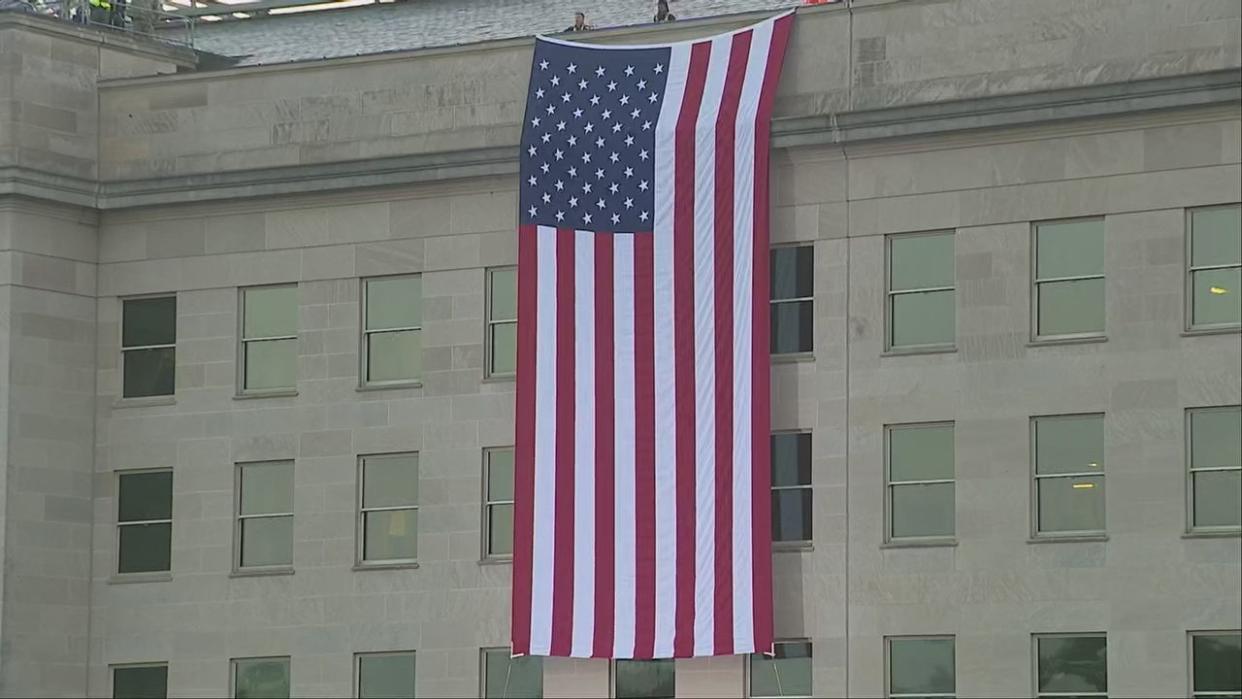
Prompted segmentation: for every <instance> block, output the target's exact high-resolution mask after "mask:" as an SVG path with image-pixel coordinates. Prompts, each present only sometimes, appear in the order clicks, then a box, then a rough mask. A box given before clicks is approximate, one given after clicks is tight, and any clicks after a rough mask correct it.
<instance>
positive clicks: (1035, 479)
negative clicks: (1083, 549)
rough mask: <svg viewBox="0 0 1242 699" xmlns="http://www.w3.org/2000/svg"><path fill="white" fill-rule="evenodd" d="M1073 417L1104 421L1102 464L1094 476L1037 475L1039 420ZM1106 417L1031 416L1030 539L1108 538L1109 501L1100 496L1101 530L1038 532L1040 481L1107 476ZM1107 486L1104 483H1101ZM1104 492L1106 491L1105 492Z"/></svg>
mask: <svg viewBox="0 0 1242 699" xmlns="http://www.w3.org/2000/svg"><path fill="white" fill-rule="evenodd" d="M1074 417H1099V418H1100V420H1101V421H1103V428H1104V434H1103V439H1104V443H1103V444H1101V445H1100V448H1101V450H1102V451H1101V453H1102V454H1103V457H1102V458H1103V465H1102V466H1100V470H1099V472H1097V473H1088V472H1085V471H1074V472H1072V473H1047V474H1043V475H1040V474H1039V454H1038V452H1037V448H1038V447H1037V437H1038V434H1037V430H1038V423H1039V421H1040V420H1047V419H1058V418H1074ZM1106 420H1107V414H1106V413H1104V412H1102V411H1099V412H1083V413H1056V414H1052V415H1032V416H1031V417H1030V418H1029V423H1030V424H1029V426H1028V430H1029V433H1028V440H1029V442H1030V459H1029V460H1030V483H1031V485H1030V490H1031V494H1030V508H1029V509H1030V511H1031V517H1030V521H1031V538H1032V539H1036V540H1039V541H1052V540H1057V539H1100V538H1102V537H1105V536H1107V535H1108V500H1107V495H1104V496H1101V497H1103V498H1105V500H1104V527H1103V528H1102V529H1081V530H1079V529H1074V530H1060V531H1047V532H1045V531H1040V528H1039V480H1040V479H1041V478H1043V479H1054V478H1099V479H1101V480H1102V481H1103V480H1104V479H1105V477H1106V476H1107V475H1108V432H1107V430H1108V423H1107V421H1106ZM1104 482H1105V483H1107V481H1104ZM1105 492H1107V491H1105Z"/></svg>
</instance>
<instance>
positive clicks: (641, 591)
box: [634, 233, 656, 658]
mask: <svg viewBox="0 0 1242 699" xmlns="http://www.w3.org/2000/svg"><path fill="white" fill-rule="evenodd" d="M654 240H655V237H654V236H653V235H652V234H650V233H636V234H634V382H635V386H634V496H635V503H634V520H635V521H634V545H635V549H636V550H635V557H636V559H637V560H636V561H635V567H634V569H635V574H636V578H637V579H636V581H635V584H634V597H635V600H634V657H635V658H650V657H652V656H653V655H654V654H655V598H656V551H655V539H656V529H655V487H656V486H655V286H654V285H655V270H654V265H653V262H654V257H653V252H654Z"/></svg>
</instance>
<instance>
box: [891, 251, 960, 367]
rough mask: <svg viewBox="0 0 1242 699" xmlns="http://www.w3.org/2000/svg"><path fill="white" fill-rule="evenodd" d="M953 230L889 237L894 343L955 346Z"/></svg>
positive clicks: (894, 345)
mask: <svg viewBox="0 0 1242 699" xmlns="http://www.w3.org/2000/svg"><path fill="white" fill-rule="evenodd" d="M953 275H954V260H953V233H952V232H951V231H950V232H942V233H916V234H911V235H890V236H889V237H888V348H889V349H917V348H925V347H952V346H953V342H954V338H955V336H956V334H957V315H956V308H955V303H956V301H955V296H956V294H955V293H954V281H953Z"/></svg>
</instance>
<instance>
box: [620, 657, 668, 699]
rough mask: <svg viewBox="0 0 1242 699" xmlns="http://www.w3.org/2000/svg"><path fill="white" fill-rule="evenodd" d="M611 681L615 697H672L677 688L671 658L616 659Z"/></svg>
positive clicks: (621, 698)
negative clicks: (613, 685) (613, 683)
mask: <svg viewBox="0 0 1242 699" xmlns="http://www.w3.org/2000/svg"><path fill="white" fill-rule="evenodd" d="M613 682H615V684H616V692H615V693H614V695H615V696H616V698H617V699H673V696H674V693H675V692H676V690H677V674H676V671H675V665H674V664H673V661H672V660H618V661H616V664H615V665H614V670H613Z"/></svg>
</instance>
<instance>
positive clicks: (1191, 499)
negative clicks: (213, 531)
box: [1183, 405, 1242, 534]
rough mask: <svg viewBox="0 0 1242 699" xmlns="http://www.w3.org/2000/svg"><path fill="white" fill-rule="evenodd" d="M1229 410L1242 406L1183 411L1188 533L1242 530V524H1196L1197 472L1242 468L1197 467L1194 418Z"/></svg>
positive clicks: (1239, 408) (1226, 470) (1207, 406)
mask: <svg viewBox="0 0 1242 699" xmlns="http://www.w3.org/2000/svg"><path fill="white" fill-rule="evenodd" d="M1227 410H1242V406H1238V405H1205V406H1196V407H1190V408H1186V409H1185V410H1184V411H1183V412H1184V413H1185V416H1184V420H1185V422H1184V430H1185V435H1186V437H1185V442H1186V446H1185V449H1186V453H1185V459H1186V481H1185V488H1186V533H1187V534H1237V533H1239V532H1242V525H1238V526H1234V525H1223V526H1222V525H1216V526H1202V527H1200V526H1195V474H1196V473H1213V472H1216V473H1221V472H1228V471H1242V468H1239V467H1233V466H1207V467H1204V468H1195V466H1194V420H1193V415H1194V414H1195V413H1206V412H1225V411H1227Z"/></svg>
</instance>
